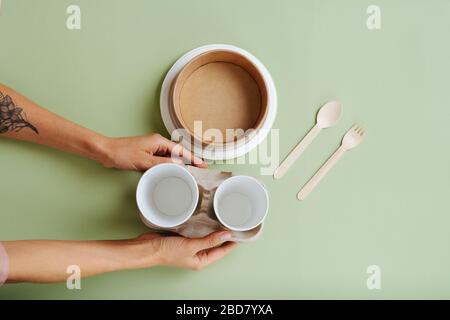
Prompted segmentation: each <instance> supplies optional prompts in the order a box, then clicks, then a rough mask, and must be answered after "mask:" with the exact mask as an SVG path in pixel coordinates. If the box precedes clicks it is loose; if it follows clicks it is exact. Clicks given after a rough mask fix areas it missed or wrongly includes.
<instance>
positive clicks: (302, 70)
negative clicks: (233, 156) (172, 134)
mask: <svg viewBox="0 0 450 320" xmlns="http://www.w3.org/2000/svg"><path fill="white" fill-rule="evenodd" d="M69 4H78V5H79V6H80V7H81V10H82V29H81V30H80V31H69V30H67V29H66V25H65V22H66V18H67V14H66V8H67V6H68V5H69ZM370 4H377V5H379V6H380V7H381V10H382V12H381V13H382V28H381V30H377V31H374V30H368V29H367V27H366V19H367V16H368V15H367V13H366V9H367V7H368V5H370ZM449 13H450V2H449V1H447V0H440V1H439V0H430V1H424V0H421V1H409V0H408V1H407V0H396V1H392V0H389V1H388V0H376V1H373V0H370V1H366V0H347V1H331V0H328V1H313V0H310V1H293V0H292V1H268V0H267V1H261V0H252V1H248V0H247V1H241V0H239V1H238V0H227V1H206V0H204V1H181V0H178V1H144V0H132V1H125V0H123V1H118V0H116V1H112V0H95V1H92V0H91V1H88V0H70V1H69V0H53V1H52V0H40V1H32V0H3V1H2V7H1V9H0V41H1V42H0V43H1V45H0V82H2V83H5V84H7V85H9V86H11V87H13V88H15V89H16V90H18V91H20V92H22V93H24V94H25V95H27V96H28V97H30V98H31V99H33V100H34V101H36V102H38V103H40V104H41V105H43V106H45V107H46V108H48V109H50V110H52V111H54V112H56V113H58V114H61V115H63V116H65V117H67V118H70V119H72V120H73V121H75V122H78V123H80V124H82V125H84V126H86V127H88V128H91V129H94V130H96V131H99V132H101V133H103V134H106V135H111V136H128V135H137V134H144V133H147V132H153V131H157V132H161V133H163V134H166V135H167V132H166V131H165V129H164V126H163V124H162V121H161V117H160V113H159V92H160V87H161V83H162V80H163V78H164V76H165V73H166V72H167V71H168V69H169V68H170V66H171V65H172V64H173V63H174V62H175V61H176V59H177V58H179V57H180V56H181V55H182V54H183V53H185V52H186V51H188V50H190V49H192V48H195V47H198V46H200V45H204V44H210V43H228V44H233V45H236V46H240V47H242V48H244V49H246V50H249V51H250V52H252V53H253V54H255V55H256V56H257V57H258V58H259V59H260V60H261V61H262V62H263V63H264V64H265V65H266V66H267V68H268V69H269V71H270V72H271V74H272V76H273V78H274V81H275V84H276V87H277V90H278V98H279V99H278V103H279V109H278V111H279V112H278V115H277V119H276V121H275V125H274V128H278V129H280V141H281V144H280V153H281V156H282V157H284V156H285V155H286V154H287V153H288V151H289V150H290V149H291V148H292V147H293V146H294V145H295V144H296V142H297V141H298V140H299V139H300V138H301V137H302V136H303V135H304V134H305V133H306V132H307V131H308V130H309V128H310V127H311V126H312V125H313V123H314V115H315V112H316V110H317V109H318V107H319V106H320V105H321V104H323V103H324V102H326V101H328V100H332V99H338V100H340V101H342V103H343V104H344V108H345V111H344V117H343V118H342V120H341V121H340V122H339V123H338V125H337V126H336V127H333V128H331V129H328V130H326V131H323V132H322V133H321V134H320V136H319V137H318V138H317V140H316V141H315V142H314V144H312V145H311V147H310V148H309V149H308V150H307V152H306V153H305V154H304V155H303V156H302V157H301V159H299V161H298V162H297V163H296V164H295V166H294V167H293V168H292V169H291V170H290V172H289V174H288V176H286V177H284V178H283V179H282V180H280V181H273V180H272V178H271V177H270V176H261V180H262V181H263V182H264V183H266V184H267V186H268V188H269V191H270V196H271V209H270V212H269V216H268V218H267V223H266V228H265V230H264V233H263V235H262V237H261V238H260V240H258V241H257V242H255V243H253V244H246V245H241V246H239V247H238V248H237V249H236V250H235V251H234V252H233V253H232V254H231V255H230V256H228V257H227V258H226V259H224V260H222V261H220V262H219V263H217V264H215V265H213V266H211V267H209V268H208V269H206V270H204V271H201V272H191V271H186V270H178V269H172V268H159V267H158V268H153V269H148V270H138V271H125V272H117V273H112V274H106V275H101V276H97V277H93V278H90V279H86V280H83V281H82V290H72V291H71V290H68V289H66V286H65V284H64V283H63V284H51V285H32V284H14V285H6V286H3V287H2V288H0V298H2V299H4V298H32V299H42V298H64V299H66V298H68V299H79V298H86V299H91V298H135V299H147V298H153V299H159V298H161V299H171V298H193V299H196V298H255V299H259V298H362V299H367V298H375V299H379V298H388V299H390V298H450V255H449V250H448V248H449V243H450V232H449V225H450V216H449V213H450V210H449V204H448V196H449V191H450V188H449V181H450V179H449V178H450V172H449V167H448V166H449V163H450V149H449V146H450V145H449V138H450V134H449V132H450V130H449V129H448V121H449V119H450V112H449V110H450V109H449V107H450V98H449V97H450V92H449V80H448V75H449V74H450V62H449V56H450V43H449V41H448V31H449V30H450V19H449ZM355 122H357V123H361V124H363V125H364V126H365V127H366V128H367V130H368V133H367V136H366V139H365V141H364V142H363V143H362V144H361V145H360V146H359V147H358V148H357V149H355V150H353V151H351V153H349V154H347V155H345V158H344V159H342V161H340V162H339V163H338V164H337V166H336V167H335V168H334V169H333V170H332V171H331V172H330V174H329V175H328V176H327V178H326V179H325V180H324V181H323V182H322V183H321V185H320V186H319V187H318V188H317V189H316V190H315V192H314V193H313V194H311V196H310V198H308V199H307V201H304V202H299V201H297V200H296V197H295V194H296V192H297V191H298V189H299V188H300V187H301V185H302V184H303V183H305V182H306V180H307V179H308V178H309V177H310V176H311V175H312V173H313V172H314V171H315V170H316V169H317V168H318V167H319V166H320V164H321V163H322V162H323V161H324V160H325V159H326V158H327V157H328V156H329V155H330V154H331V153H332V152H333V151H334V149H335V148H337V147H338V145H339V142H340V139H341V137H342V135H343V134H344V133H345V131H346V130H347V129H348V128H349V127H350V126H351V125H352V124H353V123H355ZM0 140H1V141H0V177H1V178H0V179H1V180H0V182H1V183H0V208H1V209H0V215H1V220H0V239H2V240H12V239H42V238H46V239H116V238H124V237H134V236H136V235H138V234H140V233H143V232H145V231H146V230H147V229H146V228H145V227H144V226H143V225H142V223H141V222H140V221H139V219H138V216H137V207H136V204H135V200H134V192H135V187H136V184H137V181H138V179H139V177H140V174H139V173H135V172H125V171H118V170H108V169H104V168H102V167H101V166H99V165H97V164H96V163H93V162H91V161H89V160H85V159H82V158H79V157H77V156H72V155H68V154H64V153H61V152H59V151H55V150H50V149H47V148H44V147H40V146H36V145H31V144H28V143H19V142H15V141H7V140H5V139H0ZM212 167H213V168H217V169H221V170H233V171H235V172H239V173H243V174H255V175H258V174H259V172H260V171H259V170H260V165H258V164H246V165H241V164H215V165H213V166H212ZM373 264H374V265H378V266H380V268H381V272H382V274H381V281H382V289H381V290H368V289H367V287H366V279H367V277H368V275H367V273H366V268H367V266H369V265H373Z"/></svg>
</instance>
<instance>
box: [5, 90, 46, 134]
mask: <svg viewBox="0 0 450 320" xmlns="http://www.w3.org/2000/svg"><path fill="white" fill-rule="evenodd" d="M23 128H28V129H31V130H33V131H34V132H35V133H36V134H39V131H38V129H37V128H36V127H35V126H33V125H32V124H31V123H29V122H28V121H27V116H26V114H25V112H24V111H23V109H22V108H20V107H17V106H16V104H15V103H14V101H13V100H12V99H11V97H10V96H8V95H3V93H2V92H0V134H1V133H6V132H8V131H12V132H19V131H21V130H22V129H23Z"/></svg>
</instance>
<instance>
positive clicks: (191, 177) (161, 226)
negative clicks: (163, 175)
mask: <svg viewBox="0 0 450 320" xmlns="http://www.w3.org/2000/svg"><path fill="white" fill-rule="evenodd" d="M162 166H177V167H178V168H180V169H182V170H183V171H185V172H186V173H187V174H188V176H189V179H192V181H193V182H194V185H195V189H194V190H195V195H194V196H195V206H194V207H193V209H192V212H191V213H189V215H187V217H186V218H185V219H183V220H182V221H181V222H180V223H177V224H174V225H158V224H155V223H154V222H152V221H150V219H148V218H147V217H146V216H145V213H144V212H143V210H142V208H141V205H140V201H139V187H140V186H141V183H142V181H143V180H144V178H145V177H146V176H147V175H149V174H151V171H152V170H153V169H155V168H158V167H162ZM199 198H200V191H199V189H198V183H197V180H195V178H194V176H193V175H192V173H190V172H189V170H187V169H186V168H185V167H184V166H182V165H179V164H176V163H161V164H158V165H156V166H153V167H151V168H150V169H148V170H147V171H145V172H144V174H143V175H142V176H141V178H140V179H139V182H138V185H137V187H136V203H137V206H138V209H139V213H140V216H141V219H144V220H145V221H143V222H144V224H145V225H146V226H147V227H150V226H149V225H151V226H154V227H156V228H174V227H178V226H180V225H182V224H183V223H185V222H186V221H188V220H189V219H190V218H191V217H192V215H193V214H194V212H195V210H196V209H197V205H198V199H199ZM145 222H147V223H148V224H149V225H148V224H147V223H145Z"/></svg>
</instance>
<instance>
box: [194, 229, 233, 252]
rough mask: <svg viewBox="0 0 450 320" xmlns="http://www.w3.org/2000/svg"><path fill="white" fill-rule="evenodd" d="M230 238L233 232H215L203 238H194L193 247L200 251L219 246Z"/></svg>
mask: <svg viewBox="0 0 450 320" xmlns="http://www.w3.org/2000/svg"><path fill="white" fill-rule="evenodd" d="M230 239H231V232H229V231H219V232H214V233H211V234H210V235H207V236H206V237H203V238H199V239H192V247H193V249H194V250H195V251H196V252H198V251H201V250H206V249H210V248H214V247H218V246H220V245H221V244H223V243H224V242H227V241H229V240H230Z"/></svg>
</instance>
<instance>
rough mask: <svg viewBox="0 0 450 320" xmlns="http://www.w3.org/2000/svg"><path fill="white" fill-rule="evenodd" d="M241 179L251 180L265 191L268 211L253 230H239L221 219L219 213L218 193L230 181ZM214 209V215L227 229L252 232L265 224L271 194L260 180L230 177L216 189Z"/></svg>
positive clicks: (238, 176) (243, 176) (250, 177)
mask: <svg viewBox="0 0 450 320" xmlns="http://www.w3.org/2000/svg"><path fill="white" fill-rule="evenodd" d="M241 178H245V179H249V180H252V181H253V182H256V183H257V184H258V185H259V186H260V187H261V189H262V190H263V191H264V195H265V199H266V210H265V212H264V215H263V216H262V218H261V220H260V221H259V222H258V223H257V224H256V225H254V226H252V227H251V228H238V227H232V226H230V225H229V224H227V223H225V222H224V221H223V220H222V219H221V218H220V214H219V213H218V201H219V200H218V198H217V197H216V195H217V192H219V190H220V189H221V188H223V185H224V184H225V183H228V182H229V181H230V180H236V179H241ZM213 207H214V213H215V215H216V217H217V220H219V222H220V223H221V224H222V225H223V226H224V227H226V228H227V229H230V230H232V231H248V230H252V229H254V228H256V227H257V226H259V225H260V224H262V223H263V222H264V220H265V219H266V217H267V214H268V212H269V192H268V191H267V188H266V187H265V185H264V184H263V183H262V182H261V181H259V180H258V179H256V178H254V177H252V176H246V175H236V176H232V177H229V178H228V179H226V180H224V181H223V182H222V183H221V184H220V185H219V186H218V187H217V189H216V191H215V193H214V200H213Z"/></svg>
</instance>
